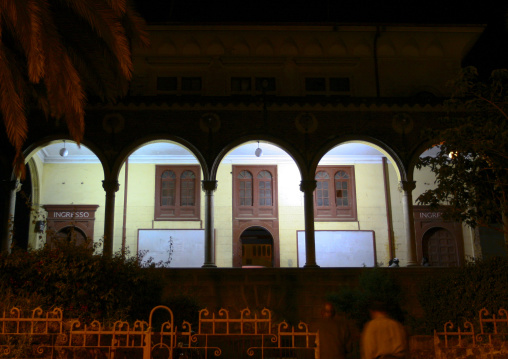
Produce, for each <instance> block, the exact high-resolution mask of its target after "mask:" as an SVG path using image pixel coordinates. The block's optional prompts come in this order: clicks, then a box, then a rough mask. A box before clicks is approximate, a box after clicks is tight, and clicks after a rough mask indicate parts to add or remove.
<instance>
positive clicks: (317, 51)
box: [303, 39, 323, 56]
mask: <svg viewBox="0 0 508 359" xmlns="http://www.w3.org/2000/svg"><path fill="white" fill-rule="evenodd" d="M303 52H304V55H305V56H322V55H323V46H321V44H320V43H319V42H318V41H317V40H316V39H312V41H310V42H309V43H308V44H306V45H305V48H304V51H303Z"/></svg>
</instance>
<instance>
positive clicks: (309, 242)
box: [300, 180, 319, 268]
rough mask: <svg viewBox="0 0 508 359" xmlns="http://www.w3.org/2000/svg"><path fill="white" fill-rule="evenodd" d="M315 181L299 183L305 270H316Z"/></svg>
mask: <svg viewBox="0 0 508 359" xmlns="http://www.w3.org/2000/svg"><path fill="white" fill-rule="evenodd" d="M316 183H317V182H316V181H315V180H303V181H301V182H300V191H302V192H303V205H304V214H305V265H304V267H305V268H318V267H319V266H318V265H317V264H316V240H315V232H314V190H315V189H316Z"/></svg>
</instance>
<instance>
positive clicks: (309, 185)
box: [300, 180, 317, 192]
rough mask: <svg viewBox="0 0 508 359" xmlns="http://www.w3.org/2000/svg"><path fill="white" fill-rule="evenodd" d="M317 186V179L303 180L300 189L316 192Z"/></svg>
mask: <svg viewBox="0 0 508 359" xmlns="http://www.w3.org/2000/svg"><path fill="white" fill-rule="evenodd" d="M316 186H317V181H316V180H303V181H301V182H300V191H302V192H309V191H310V192H314V190H315V189H316Z"/></svg>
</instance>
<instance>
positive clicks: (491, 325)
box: [434, 308, 508, 358]
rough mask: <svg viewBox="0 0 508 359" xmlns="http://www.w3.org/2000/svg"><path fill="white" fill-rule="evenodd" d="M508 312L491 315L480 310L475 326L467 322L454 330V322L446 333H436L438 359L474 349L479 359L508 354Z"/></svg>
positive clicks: (445, 326)
mask: <svg viewBox="0 0 508 359" xmlns="http://www.w3.org/2000/svg"><path fill="white" fill-rule="evenodd" d="M507 339H508V312H507V311H506V309H499V311H498V315H496V314H492V315H490V314H489V311H488V310H487V309H485V308H483V309H482V310H480V312H479V315H478V321H477V324H476V330H475V325H473V323H472V322H471V321H465V322H464V324H463V325H462V327H460V326H459V327H457V329H456V330H454V325H453V323H452V322H447V323H445V325H444V331H442V332H437V331H434V343H435V352H436V358H440V357H446V354H444V353H445V352H448V353H450V352H451V351H452V350H455V349H460V348H468V349H473V348H474V351H475V353H476V354H475V355H476V357H478V358H484V357H485V358H490V357H492V355H495V354H508V345H507V342H508V341H507Z"/></svg>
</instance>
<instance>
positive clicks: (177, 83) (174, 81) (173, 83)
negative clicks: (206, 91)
mask: <svg viewBox="0 0 508 359" xmlns="http://www.w3.org/2000/svg"><path fill="white" fill-rule="evenodd" d="M201 90H202V79H201V77H183V76H169V77H167V76H166V77H157V92H158V93H159V94H166V93H168V94H169V93H174V94H179V93H193V94H199V93H200V92H201Z"/></svg>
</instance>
